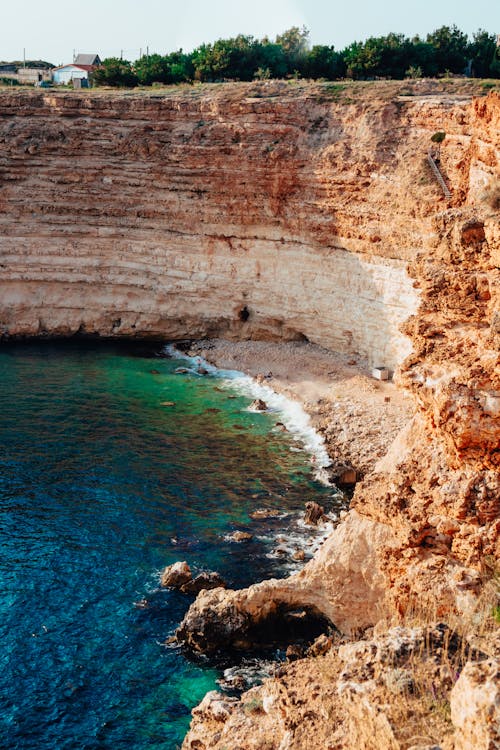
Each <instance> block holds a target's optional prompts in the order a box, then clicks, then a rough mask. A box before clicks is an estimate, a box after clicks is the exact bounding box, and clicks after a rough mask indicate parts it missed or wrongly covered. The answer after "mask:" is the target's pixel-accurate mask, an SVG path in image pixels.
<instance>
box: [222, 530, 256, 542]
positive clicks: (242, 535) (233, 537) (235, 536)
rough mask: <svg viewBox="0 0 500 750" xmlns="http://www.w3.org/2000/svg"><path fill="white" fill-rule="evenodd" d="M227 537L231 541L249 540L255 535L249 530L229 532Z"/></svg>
mask: <svg viewBox="0 0 500 750" xmlns="http://www.w3.org/2000/svg"><path fill="white" fill-rule="evenodd" d="M227 539H228V540H229V541H230V542H249V541H250V540H251V539H253V536H252V534H249V533H248V531H233V533H232V534H229V536H228V537H227Z"/></svg>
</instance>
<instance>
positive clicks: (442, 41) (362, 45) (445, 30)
mask: <svg viewBox="0 0 500 750" xmlns="http://www.w3.org/2000/svg"><path fill="white" fill-rule="evenodd" d="M449 74H465V75H468V76H473V77H476V78H500V54H499V51H498V49H497V46H496V37H495V35H494V34H489V33H488V32H487V31H484V30H483V29H479V30H478V31H477V32H475V33H474V34H473V36H472V39H469V38H468V36H467V34H464V33H463V32H462V31H460V29H458V28H457V27H456V26H442V27H441V28H439V29H436V31H433V32H432V33H431V34H427V36H426V37H425V39H423V38H420V37H419V36H415V37H413V38H412V39H410V38H408V37H405V36H404V35H403V34H394V33H391V34H387V36H379V37H370V38H369V39H366V41H364V42H353V43H352V44H350V45H349V46H348V47H346V48H345V49H344V50H341V51H336V50H335V49H334V47H333V46H328V45H314V46H311V45H310V44H309V31H308V30H307V29H306V28H305V27H302V28H299V27H298V26H293V27H292V28H291V29H288V30H287V31H285V32H284V33H283V34H279V35H278V36H277V37H276V39H275V40H274V41H271V40H270V39H269V38H267V37H264V38H263V39H255V38H254V37H252V36H246V35H243V34H239V35H238V36H237V37H234V38H231V39H218V40H217V41H216V42H213V43H212V44H202V45H200V46H199V47H197V48H196V49H195V50H193V51H192V52H190V53H185V52H183V51H182V50H178V51H177V52H171V53H170V54H168V55H159V54H153V55H143V56H142V57H140V58H139V59H138V60H136V61H135V62H131V61H129V60H123V59H121V58H117V57H109V58H106V59H105V60H103V64H102V66H101V67H100V68H99V69H97V70H96V71H94V74H93V81H94V83H95V84H97V85H107V86H151V85H152V84H155V83H158V84H172V83H183V82H194V81H199V82H216V81H228V80H231V81H252V80H256V79H257V80H258V79H261V80H265V79H271V78H291V77H296V78H312V79H318V78H325V79H328V80H335V79H338V78H352V79H354V80H369V79H373V78H396V79H402V78H405V77H409V78H420V77H434V76H439V75H449Z"/></svg>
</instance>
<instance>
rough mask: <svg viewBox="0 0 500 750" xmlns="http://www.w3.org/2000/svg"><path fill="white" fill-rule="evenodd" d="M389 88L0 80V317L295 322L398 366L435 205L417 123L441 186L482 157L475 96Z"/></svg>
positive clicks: (79, 326) (176, 332)
mask: <svg viewBox="0 0 500 750" xmlns="http://www.w3.org/2000/svg"><path fill="white" fill-rule="evenodd" d="M400 92H403V94H405V92H406V94H408V93H412V92H411V91H409V89H408V86H407V85H406V84H404V85H403V86H402V85H400V84H397V85H396V86H394V85H392V84H379V85H374V87H372V88H371V89H370V90H368V89H367V88H366V87H363V86H359V87H353V88H352V90H351V89H346V90H344V89H343V88H342V86H338V85H332V84H317V85H306V84H296V83H289V84H283V83H272V82H269V83H261V84H235V85H228V86H223V87H221V86H213V87H196V86H195V87H187V88H184V89H179V90H174V91H170V92H168V93H167V94H161V93H160V94H145V93H141V94H113V93H111V92H110V93H107V94H101V95H98V94H92V93H86V92H85V93H81V94H80V93H76V92H74V93H59V92H57V93H52V92H50V93H46V92H38V93H35V92H29V93H25V92H22V93H11V92H10V91H8V92H6V91H4V92H3V93H0V113H1V116H2V117H1V121H0V143H1V146H2V147H1V152H0V229H1V233H2V239H1V243H0V259H1V263H2V276H1V282H0V283H1V297H0V327H1V332H2V333H3V334H4V335H10V336H14V335H31V334H44V333H49V334H60V335H68V334H72V333H75V332H78V331H80V332H87V333H94V332H97V333H100V334H101V335H147V334H149V335H152V336H162V337H166V338H187V337H196V336H206V335H225V336H226V337H233V338H242V337H247V338H285V339H286V338H299V339H300V338H304V337H306V338H308V339H310V340H311V341H314V342H316V343H319V344H321V345H323V346H325V347H326V348H329V349H332V350H336V351H343V352H346V353H351V354H357V355H360V356H361V357H363V358H365V359H367V360H368V361H369V362H370V363H371V364H385V365H387V366H389V367H391V368H394V367H395V366H396V365H397V364H398V363H399V362H400V361H401V360H402V359H403V358H404V356H405V355H407V354H408V353H409V351H410V344H409V340H408V338H407V337H405V336H404V335H402V334H401V332H400V330H399V328H400V325H401V323H402V322H403V321H405V320H406V319H407V318H408V317H409V316H410V315H411V314H412V313H414V312H415V310H416V307H417V304H418V293H417V291H416V290H415V289H414V288H413V282H412V280H411V279H410V277H409V276H408V274H407V270H406V265H407V261H408V260H412V259H414V258H415V255H416V253H417V252H418V251H421V250H422V249H424V248H425V247H427V246H428V243H429V239H431V241H433V240H432V238H433V233H434V231H435V226H434V222H435V217H436V215H439V213H440V212H441V211H442V210H443V209H444V208H445V207H446V206H445V204H444V199H443V198H442V196H441V195H440V189H439V187H438V186H437V185H436V184H434V182H433V181H432V177H431V176H430V174H429V171H428V167H427V165H426V162H425V157H426V153H427V149H428V146H429V144H430V137H431V135H432V134H433V133H434V132H435V131H436V130H445V131H446V133H447V139H446V142H445V147H443V149H442V152H443V154H442V159H443V163H444V164H445V165H446V172H447V176H448V179H449V181H450V183H451V184H452V185H453V188H454V191H453V195H454V202H455V203H457V204H461V203H462V202H463V201H464V200H465V199H467V200H468V197H469V194H470V192H471V190H473V191H475V193H476V195H478V194H479V192H480V189H482V186H483V184H485V183H486V182H487V181H488V180H489V179H490V178H491V176H492V175H493V171H494V148H493V144H492V139H493V137H494V130H491V129H490V131H488V130H487V129H486V128H485V127H483V125H484V118H483V119H482V120H481V117H480V116H479V115H478V114H476V115H473V114H472V109H471V107H470V100H469V97H455V98H453V97H450V96H446V95H443V94H442V93H436V94H435V95H433V96H421V95H417V94H419V93H420V89H418V88H416V89H415V91H414V92H413V93H414V94H416V95H414V96H409V95H400ZM423 93H425V92H423ZM474 118H476V119H474ZM245 307H246V308H247V310H248V312H249V313H250V315H249V317H248V319H247V320H242V319H241V318H240V313H241V310H243V308H245ZM243 317H245V316H243Z"/></svg>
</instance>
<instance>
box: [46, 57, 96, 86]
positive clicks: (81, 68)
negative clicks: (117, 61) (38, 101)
mask: <svg viewBox="0 0 500 750" xmlns="http://www.w3.org/2000/svg"><path fill="white" fill-rule="evenodd" d="M100 64H101V60H100V58H99V55H77V57H75V60H74V62H72V63H70V64H69V65H60V66H59V67H58V68H53V69H52V80H53V81H54V83H55V84H56V85H57V84H68V83H71V82H72V81H73V80H74V79H75V78H80V79H82V78H85V79H87V80H88V77H89V73H91V72H92V71H93V70H95V68H97V67H99V65H100Z"/></svg>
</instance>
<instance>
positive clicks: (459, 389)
mask: <svg viewBox="0 0 500 750" xmlns="http://www.w3.org/2000/svg"><path fill="white" fill-rule="evenodd" d="M422 113H423V109H421V110H420V114H422ZM467 117H468V118H469V119H468V128H469V131H470V132H471V134H472V132H474V133H475V134H474V135H473V136H472V135H471V142H470V144H469V147H468V149H469V150H468V158H467V159H465V160H462V161H461V162H460V164H459V165H456V170H457V172H456V178H457V190H458V192H459V193H460V196H461V198H460V199H461V201H462V205H460V206H458V205H457V206H455V207H453V208H450V209H449V210H448V211H444V212H440V213H439V214H435V216H434V217H433V218H432V219H431V221H430V223H429V229H430V230H432V231H431V233H430V235H429V237H428V238H427V243H426V248H425V249H423V250H422V252H421V253H420V254H419V255H417V257H416V258H415V259H414V261H413V262H412V264H411V273H412V275H413V277H414V279H415V282H416V284H418V286H419V288H420V295H421V306H420V308H419V311H418V314H417V315H415V316H414V317H412V318H410V320H409V321H408V322H407V323H406V324H405V330H406V332H407V333H408V335H409V336H411V340H412V342H413V343H414V352H413V353H412V354H411V355H410V357H408V358H407V359H406V360H405V361H404V363H402V365H401V367H400V370H399V373H398V382H399V383H400V384H402V385H403V386H404V387H405V388H407V389H408V390H409V391H410V392H411V393H412V394H413V396H414V398H415V401H416V404H417V407H418V413H417V415H416V417H415V418H414V420H413V422H412V423H411V424H410V425H408V427H407V428H406V429H405V430H404V431H403V433H401V435H400V436H399V437H398V438H397V439H396V441H395V443H394V445H393V446H392V447H391V449H390V450H389V452H388V454H387V456H386V457H385V458H384V459H382V460H381V461H380V462H379V464H378V466H377V467H376V470H375V472H374V473H372V474H370V475H369V476H367V477H366V478H365V480H364V481H363V482H362V483H360V484H358V486H357V488H356V491H355V495H354V499H353V503H352V507H353V508H354V509H355V512H351V513H350V514H349V516H348V517H347V519H345V520H344V521H342V523H341V524H340V526H339V527H338V528H337V529H336V531H335V532H334V533H333V534H332V536H331V538H330V539H329V540H328V542H327V543H326V544H325V545H324V547H323V548H322V550H321V551H320V552H319V553H318V555H317V556H316V558H315V559H314V560H313V561H311V562H310V563H308V565H306V567H305V568H304V570H303V571H302V572H301V573H300V575H298V576H293V577H292V578H290V579H288V580H287V581H281V582H275V581H271V582H263V583H261V584H259V585H258V586H257V587H251V588H250V589H248V590H247V592H230V593H229V592H228V594H227V595H226V596H227V599H226V600H225V601H224V598H222V599H218V600H217V602H216V603H215V608H212V603H211V602H210V601H205V602H204V604H203V606H206V607H207V610H208V611H210V612H211V616H212V615H213V616H215V612H216V611H217V612H219V613H221V614H222V613H224V614H223V615H222V616H224V617H225V616H226V615H225V612H226V610H225V607H226V606H227V607H228V608H229V610H230V611H231V612H235V613H237V616H238V618H240V617H249V618H250V619H252V618H256V617H257V618H258V617H260V616H261V615H260V614H259V613H260V612H261V610H260V607H262V616H265V614H264V613H265V612H266V611H267V609H269V607H272V606H274V605H276V606H288V604H287V603H288V602H289V603H290V606H300V605H301V604H302V605H303V606H314V607H316V608H317V609H318V611H320V612H322V613H323V614H324V615H325V616H326V617H327V618H328V619H329V620H330V621H331V622H333V623H334V624H335V625H336V626H337V627H339V628H340V629H341V630H342V631H344V632H353V631H355V630H356V628H363V627H366V626H368V625H370V624H374V623H375V622H377V621H378V619H379V618H380V616H381V615H385V614H387V613H392V614H395V613H398V614H401V613H404V612H405V611H407V610H409V609H411V608H412V607H419V608H420V609H421V610H422V611H427V612H428V613H429V614H430V613H432V615H434V616H436V617H441V616H445V615H446V614H447V613H450V612H461V613H465V612H468V613H470V612H471V611H472V610H473V609H474V607H475V606H476V602H477V595H478V594H479V592H480V590H481V586H482V572H483V571H482V566H483V560H484V559H485V558H490V557H491V558H492V559H493V560H494V561H498V560H499V558H500V535H499V530H500V506H499V502H500V473H499V471H498V468H499V460H500V458H499V457H500V410H499V408H498V403H497V401H498V396H499V394H500V355H499V348H498V332H497V325H498V316H499V315H500V313H499V312H498V311H499V306H500V285H499V271H498V253H499V247H500V245H499V243H498V239H499V235H498V224H499V222H498V214H497V213H495V212H494V211H492V209H491V208H490V206H489V204H488V202H487V201H483V199H482V197H481V196H482V193H481V192H480V190H479V189H478V183H479V180H478V174H479V171H480V170H481V169H482V174H483V177H484V180H486V181H487V179H489V177H488V175H490V177H491V175H492V174H493V173H494V171H495V170H498V166H499V164H500V154H499V149H498V141H497V140H496V139H495V137H494V128H495V126H496V125H498V123H499V118H500V99H499V97H498V95H497V94H494V95H492V96H490V97H488V99H487V100H485V101H484V102H480V103H479V104H478V103H472V104H469V105H468V115H467ZM495 123H496V125H495ZM473 163H474V164H475V167H474V170H475V171H474V173H473V170H472V164H473ZM442 164H443V165H444V166H445V167H446V168H450V169H451V162H450V161H449V160H448V158H447V157H446V156H445V157H443V160H442ZM483 186H484V181H483ZM460 196H458V197H460ZM458 197H457V204H458V202H459V201H458ZM196 606H197V605H196V603H195V605H194V607H195V608H196ZM266 608H267V609H266ZM194 611H195V610H193V612H194ZM190 616H191V613H188V615H187V617H186V620H185V622H184V625H183V628H182V629H181V632H182V633H183V634H186V633H188V631H189V630H190V625H189V618H190ZM201 618H202V614H201V608H200V610H198V611H197V615H196V623H197V624H196V627H197V628H199V627H200V619H201ZM238 627H239V626H238Z"/></svg>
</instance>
